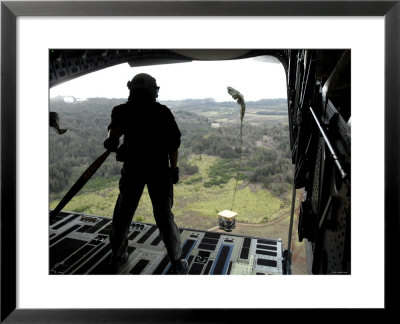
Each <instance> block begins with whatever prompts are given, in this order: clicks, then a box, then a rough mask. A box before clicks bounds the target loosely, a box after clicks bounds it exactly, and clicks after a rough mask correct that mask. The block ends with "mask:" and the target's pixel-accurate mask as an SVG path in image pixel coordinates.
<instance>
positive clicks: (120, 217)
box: [104, 73, 188, 274]
mask: <svg viewBox="0 0 400 324" xmlns="http://www.w3.org/2000/svg"><path fill="white" fill-rule="evenodd" d="M128 88H129V90H130V94H129V98H128V101H127V102H126V103H125V104H122V105H119V106H115V107H114V108H113V110H112V113H111V123H110V125H109V126H108V130H109V132H108V138H107V139H106V140H105V141H104V147H105V148H106V149H107V150H110V151H112V152H116V153H117V154H116V158H117V161H121V162H123V167H122V170H121V178H120V181H119V195H118V199H117V202H116V204H115V208H114V214H113V222H112V229H111V233H110V243H111V249H112V256H111V261H110V266H111V267H112V268H113V269H114V270H116V269H119V268H120V267H121V266H122V265H123V264H124V263H126V261H127V259H128V257H129V255H128V251H127V247H128V237H127V235H128V232H129V228H130V224H131V222H132V218H133V216H134V213H135V211H136V208H137V206H138V204H139V200H140V197H141V195H142V193H143V189H144V187H145V185H147V189H148V192H149V196H150V199H151V202H152V205H153V214H154V218H155V221H156V225H157V227H158V229H159V232H160V236H161V238H162V240H163V242H164V244H165V247H166V249H167V253H168V256H169V259H170V261H171V273H174V274H183V273H185V272H186V270H187V267H188V263H187V261H186V260H185V259H184V258H183V255H182V250H181V237H180V231H179V229H178V227H177V225H176V223H175V221H174V215H173V213H172V211H171V208H172V205H173V184H176V183H177V182H178V181H179V168H178V166H177V162H178V148H179V146H180V138H181V133H180V130H179V128H178V125H177V124H176V121H175V118H174V116H173V114H172V113H171V111H170V109H169V108H167V107H166V106H164V105H162V104H160V103H158V102H157V101H156V98H157V97H158V91H159V87H158V86H157V83H156V80H155V79H154V78H153V77H152V76H150V75H148V74H145V73H141V74H138V75H136V76H135V77H134V78H133V79H132V81H128ZM121 136H123V144H121V146H119V144H120V143H119V138H120V137H121Z"/></svg>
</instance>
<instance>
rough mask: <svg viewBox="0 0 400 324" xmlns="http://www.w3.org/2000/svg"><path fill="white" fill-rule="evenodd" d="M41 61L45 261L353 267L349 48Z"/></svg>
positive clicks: (300, 269) (102, 269)
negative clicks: (45, 90) (45, 70)
mask: <svg viewBox="0 0 400 324" xmlns="http://www.w3.org/2000/svg"><path fill="white" fill-rule="evenodd" d="M49 62H50V63H49V64H50V75H49V86H50V91H49V93H50V105H49V108H50V112H49V120H50V127H52V129H53V131H52V132H50V134H49V193H50V230H49V235H50V238H49V240H50V241H49V248H50V251H49V255H50V263H49V267H50V269H49V273H50V274H135V275H138V274H187V275H192V274H193V275H196V274H197V275H235V274H238V275H270V274H276V275H282V274H283V275H289V274H351V257H350V256H351V249H350V246H351V241H350V233H351V212H350V210H351V204H350V202H351V73H350V71H351V50H348V49H335V50H329V49H323V50H319V49H295V50H294V49H277V50H272V49H268V50H262V49H252V50H246V49H240V50H213V49H187V50H185V49H179V50H170V49H154V50H153V49H98V50H97V49H96V50H93V49H73V50H68V49H50V50H49Z"/></svg>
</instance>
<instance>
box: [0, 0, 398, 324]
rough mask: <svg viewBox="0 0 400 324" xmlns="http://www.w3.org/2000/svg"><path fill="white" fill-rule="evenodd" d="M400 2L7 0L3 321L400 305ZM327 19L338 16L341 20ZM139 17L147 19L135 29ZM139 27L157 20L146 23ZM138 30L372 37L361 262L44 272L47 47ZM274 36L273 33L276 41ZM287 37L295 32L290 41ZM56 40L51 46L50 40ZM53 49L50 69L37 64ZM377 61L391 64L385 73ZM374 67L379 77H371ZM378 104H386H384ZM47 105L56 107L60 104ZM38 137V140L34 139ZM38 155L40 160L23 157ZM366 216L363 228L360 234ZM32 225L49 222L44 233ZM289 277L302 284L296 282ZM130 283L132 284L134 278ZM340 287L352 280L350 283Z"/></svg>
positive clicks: (325, 39) (144, 42)
mask: <svg viewBox="0 0 400 324" xmlns="http://www.w3.org/2000/svg"><path fill="white" fill-rule="evenodd" d="M399 2H400V1H285V0H284V1H267V0H266V1H250V2H249V1H122V2H119V1H118V2H117V1H115V2H112V1H89V2H81V1H67V2H64V1H2V3H1V187H2V192H1V269H0V271H1V295H0V297H1V313H0V315H1V322H5V323H28V322H51V323H62V322H65V323H67V322H68V323H86V322H102V323H113V322H116V323H128V322H139V323H140V322H149V321H156V322H182V323H191V322H199V321H202V322H210V321H212V322H219V321H223V322H224V321H227V320H231V319H235V318H236V317H237V316H239V315H240V314H242V313H243V312H244V314H245V316H249V315H250V316H258V317H263V316H266V312H267V310H268V309H274V310H279V309H283V310H285V309H287V308H289V309H299V308H306V309H307V308H308V309H309V308H353V307H354V308H367V309H368V308H375V309H389V308H391V307H392V305H393V300H392V299H391V297H390V296H391V295H392V293H393V292H394V289H395V286H396V285H395V284H394V282H397V279H396V276H395V275H394V273H393V268H394V266H393V264H392V262H393V260H392V256H393V255H396V249H395V244H394V243H393V238H394V237H396V236H397V235H398V234H399V233H398V232H399V227H400V226H399V217H398V213H399V199H398V198H399V192H398V182H399V174H398V163H399V161H398V157H399V156H398V155H399V153H398V152H400V147H399V136H400V134H399V130H398V123H399V120H400V117H399V108H398V107H399V89H398V88H399V84H400V82H399V71H400V68H399V59H398V58H399V57H400V48H399V47H400V45H399V44H400V35H399V33H400V23H399V21H400V3H399ZM351 19H353V20H354V24H353V25H352V22H351ZM368 19H369V20H368ZM306 20H307V21H306ZM153 23H154V26H151V25H152V24H153ZM325 23H330V24H331V25H329V26H330V27H328V24H327V25H325ZM130 26H134V27H135V28H133V30H130V29H129V28H130ZM140 26H146V28H147V27H148V26H151V29H150V28H149V29H146V28H143V30H141V27H140ZM332 26H335V27H332ZM31 27H32V28H31ZM274 27H275V28H274ZM325 28H326V29H325ZM335 28H336V31H337V32H338V34H340V35H344V34H346V31H347V34H349V35H350V36H348V37H349V39H346V40H343V41H341V42H337V40H336V43H335V37H334V31H335ZM28 30H30V32H31V33H33V34H29V33H28V32H27V31H28ZM118 34H120V35H118ZM280 35H283V36H282V37H281V36H280ZM310 35H314V38H313V37H311V36H310ZM321 35H326V36H321ZM131 37H132V39H134V44H135V46H133V47H135V48H151V47H152V46H156V47H158V48H160V49H165V48H180V49H182V48H189V49H190V48H197V46H199V45H198V44H202V45H201V46H200V47H206V48H215V49H224V48H231V49H239V50H240V49H242V48H256V45H257V44H260V45H259V46H260V47H262V48H264V47H265V48H269V47H271V46H274V48H289V47H290V48H316V47H319V48H328V49H329V48H336V49H338V48H353V44H362V45H354V50H352V54H351V55H352V57H351V62H352V68H353V63H355V64H354V66H358V69H359V70H355V72H353V70H352V76H351V80H352V107H353V105H354V106H358V107H360V108H359V109H358V110H357V112H356V114H355V115H356V116H359V117H358V118H354V119H353V121H352V129H353V127H354V130H355V132H357V131H360V129H362V130H361V131H360V132H361V133H356V134H358V135H356V136H355V140H356V143H357V146H356V147H355V151H356V152H357V158H356V161H358V162H357V168H358V167H360V168H364V169H363V171H362V173H360V172H359V173H358V174H361V176H360V177H359V178H358V180H357V181H358V182H359V186H357V188H360V190H361V189H362V187H366V186H371V189H370V191H369V194H368V197H367V199H366V198H365V194H366V193H365V192H363V193H362V194H359V195H358V197H357V201H358V202H359V204H363V208H362V209H360V210H359V213H357V215H356V220H355V223H354V224H355V225H356V228H354V227H353V224H352V257H353V256H354V258H355V259H356V260H358V261H357V264H356V266H355V267H354V268H353V267H352V271H351V275H349V276H344V277H345V278H343V276H329V279H324V278H321V277H323V276H306V277H307V278H302V279H301V280H300V279H299V280H298V281H297V280H296V279H293V278H294V277H295V276H281V277H279V278H272V277H278V276H265V278H267V281H264V282H263V283H261V282H260V279H259V278H258V277H261V276H251V277H252V278H251V279H247V278H246V279H245V278H242V277H240V276H237V277H239V278H236V279H235V280H228V281H224V282H223V283H222V284H221V281H219V279H214V278H212V279H209V278H207V280H206V281H205V279H201V278H200V279H198V278H196V279H194V278H193V276H191V278H188V277H190V276H182V277H180V278H179V281H178V280H176V279H174V280H166V281H161V279H160V278H159V277H155V276H151V277H149V276H143V277H142V276H141V277H140V281H141V282H138V281H136V282H135V281H133V280H132V279H129V281H126V280H125V278H122V276H114V278H113V279H110V278H109V277H108V278H106V277H104V276H101V275H99V276H90V278H88V277H82V276H49V273H48V272H46V271H42V270H43V269H44V268H45V267H43V266H42V263H43V262H47V261H46V258H45V257H43V251H39V249H33V250H29V253H27V251H26V250H24V249H25V247H26V246H27V245H29V244H27V243H28V242H27V240H28V241H29V242H30V243H31V245H32V247H33V246H35V247H36V244H37V246H39V245H40V244H42V245H43V244H44V245H46V244H48V241H46V240H48V232H47V231H48V227H47V228H45V229H43V228H41V226H38V227H40V229H39V230H37V229H34V226H36V225H35V223H39V222H43V219H42V218H43V217H44V215H42V213H41V212H38V210H42V208H44V209H46V210H47V211H48V201H42V199H41V197H38V196H36V195H35V192H34V191H36V190H38V191H40V190H39V188H48V179H47V176H48V165H47V164H48V163H47V162H48V161H47V158H48V155H47V154H48V153H47V151H46V148H45V149H43V145H42V144H43V143H42V141H43V140H47V138H48V133H47V132H48V125H47V124H46V123H47V121H48V120H47V118H46V122H45V123H43V118H42V117H43V116H45V115H43V114H42V109H44V107H46V108H47V107H48V105H49V102H48V95H49V93H48V80H49V79H48V74H47V71H48V66H47V64H48V59H49V57H48V54H49V49H51V48H64V46H65V45H63V44H64V43H65V42H68V46H66V47H68V48H99V47H103V45H102V44H106V46H104V47H107V48H123V47H125V48H128V47H129V45H128V46H127V45H126V44H132V43H131V42H132V40H131V39H130V38H131ZM121 38H124V42H125V43H123V42H121ZM43 40H51V41H49V42H47V43H46V41H43ZM266 40H268V41H271V43H270V45H269V46H268V44H266ZM289 40H290V41H289ZM285 42H289V45H287V46H285V44H286V43H285ZM369 42H370V45H368V44H369ZM46 44H51V45H50V46H48V47H46V46H47V45H46ZM121 44H123V45H122V46H121ZM136 44H139V46H141V47H137V46H136ZM271 44H272V45H271ZM44 55H46V57H44ZM27 58H28V59H27ZM43 62H44V66H45V70H46V73H43V72H40V71H39V69H38V68H37V66H41V64H43ZM357 62H362V64H361V63H357ZM376 66H379V67H381V68H383V69H382V71H381V72H382V73H381V72H380V71H379V69H377V68H375V67H376ZM42 70H43V69H42ZM38 71H39V72H38ZM43 71H44V70H43ZM364 75H365V76H364ZM28 76H29V77H28ZM360 76H364V77H363V78H361V77H360ZM25 77H26V79H25ZM366 79H367V80H368V79H369V80H370V84H373V85H374V86H376V89H374V88H372V89H371V85H370V86H368V85H366V84H361V81H363V82H366ZM358 81H360V84H358V83H357V82H358ZM353 86H354V93H353ZM46 88H47V90H44V91H43V89H46ZM353 94H354V96H353ZM379 99H384V100H381V101H382V102H383V101H384V112H383V111H382V109H380V108H379V107H380V101H379ZM371 105H375V106H376V107H377V108H376V109H377V111H376V115H375V114H374V113H375V112H374V110H371V109H372V108H371ZM42 106H43V107H42ZM21 107H24V109H21ZM27 107H29V108H32V109H26V108H27ZM41 107H42V108H41ZM362 107H363V108H364V110H362V109H361V108H362ZM382 107H383V105H382ZM44 111H45V113H46V114H47V112H48V110H47V109H44ZM38 116H40V117H38ZM35 118H38V119H35ZM361 120H363V121H364V122H361ZM44 124H46V125H44ZM43 126H45V127H43ZM46 126H47V127H46ZM382 128H383V129H382ZM360 134H361V135H360ZM364 135H365V136H364ZM367 135H368V136H367ZM363 137H364V139H365V140H363ZM27 138H28V141H27V143H28V144H26V142H24V139H27ZM21 147H23V149H21ZM352 148H353V147H352ZM332 154H333V153H332ZM27 161H29V165H30V167H29V168H27V167H26V166H21V165H22V164H23V163H27ZM360 164H361V165H360ZM382 169H384V170H382ZM45 190H46V189H45ZM46 192H47V191H46ZM355 194H356V195H357V192H355ZM43 200H46V199H43ZM364 201H365V202H364ZM367 202H368V205H367ZM33 207H34V208H33ZM382 209H384V210H382ZM360 211H361V212H360ZM372 213H373V214H374V215H375V217H376V224H373V223H374V218H373V217H372V216H373V215H371V214H372ZM383 213H384V215H383ZM28 214H29V217H26V215H28ZM21 215H25V216H24V217H23V218H21V217H20V216H21ZM383 216H384V219H383ZM364 219H365V220H364ZM381 220H382V221H381ZM45 221H46V222H47V221H48V220H47V219H46V220H45ZM352 222H353V219H352ZM363 222H364V223H363ZM367 223H368V224H367ZM371 223H372V224H371ZM364 225H365V227H364ZM360 227H362V228H365V229H364V232H363V233H362V234H361V235H360ZM374 228H375V229H376V232H379V235H378V234H377V233H375V232H374V231H373V229H374ZM33 230H35V231H37V232H35V235H32V231H33ZM353 230H354V233H353ZM353 234H354V235H353ZM44 236H45V237H44ZM361 239H362V240H363V241H362V242H360V240H361ZM24 240H25V241H24ZM383 241H384V242H383ZM374 245H375V246H374ZM366 247H368V248H366ZM377 247H379V248H377ZM360 250H362V251H360ZM383 251H384V254H385V255H382V252H383ZM368 253H369V254H368ZM28 273H30V274H28ZM374 276H375V277H377V280H376V282H374V283H372V282H371V283H370V286H369V288H370V290H371V291H369V293H370V294H372V292H374V289H376V296H377V297H376V299H374V298H372V297H371V300H368V298H365V300H358V301H357V300H354V304H351V303H350V301H349V300H350V297H349V296H358V295H357V294H359V293H360V292H356V291H355V290H357V289H361V288H362V282H365V280H368V278H370V277H374ZM72 277H73V278H72ZM130 277H134V276H130ZM197 277H202V276H197ZM207 277H215V276H207ZM136 278H138V277H136ZM269 278H271V279H269ZM360 278H362V279H360ZM136 280H137V279H136ZM327 280H329V282H328V281H327ZM353 280H354V281H355V282H356V283H353ZM42 281H43V282H42ZM266 282H268V284H267V283H266ZM289 282H290V283H291V285H293V287H296V292H293V291H290V288H288V286H287V285H288V283H289ZM316 283H317V285H316ZM27 285H29V289H28V288H26V287H27ZM316 286H317V288H316ZM318 286H319V287H318ZM323 286H324V287H325V290H324V293H326V294H327V295H328V294H329V293H332V292H333V295H334V297H332V296H330V297H326V298H327V300H328V301H329V302H328V303H325V304H319V303H318V302H319V301H320V300H321V299H324V298H321V296H320V295H318V294H315V296H314V300H311V299H312V298H309V297H310V296H311V291H312V289H316V290H315V292H321V290H320V289H322V287H323ZM335 286H336V288H335ZM77 287H81V288H82V287H85V289H83V290H77ZM124 287H129V289H128V290H127V291H123V289H124ZM145 287H151V289H144V288H145ZM255 287H259V288H258V289H256V288H255ZM268 287H271V289H270V290H269V291H270V292H271V293H270V294H268V293H267V291H268ZM337 287H347V288H348V289H349V290H348V291H347V290H344V288H343V290H341V291H340V289H339V288H337ZM335 289H336V290H335ZM259 290H261V291H262V292H260V291H259ZM122 291H123V292H122ZM22 292H23V293H22ZM119 292H121V293H120V296H118V297H116V296H117V295H118V293H119ZM336 293H337V294H338V295H335V294H336ZM135 294H136V295H135ZM139 294H140V298H139ZM293 294H295V295H299V296H306V297H305V298H303V300H296V301H293V300H292V301H290V302H287V301H286V300H285V296H288V295H293ZM271 295H273V296H274V297H271ZM365 295H368V294H365ZM381 297H382V298H381ZM383 297H384V298H383ZM299 299H300V298H299ZM353 299H355V298H353ZM268 300H269V301H268ZM305 300H306V301H305ZM310 300H311V301H310ZM336 301H337V302H336ZM346 302H349V303H348V304H346ZM108 305H110V306H108Z"/></svg>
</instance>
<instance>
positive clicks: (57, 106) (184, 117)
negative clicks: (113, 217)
mask: <svg viewBox="0 0 400 324" xmlns="http://www.w3.org/2000/svg"><path fill="white" fill-rule="evenodd" d="M124 101H125V100H124V99H104V98H94V99H89V100H86V101H75V102H74V103H66V102H64V101H63V100H61V98H56V99H52V100H51V101H50V111H55V112H57V113H58V114H59V116H60V128H67V129H68V130H67V132H66V133H65V134H63V135H58V134H57V133H56V132H53V131H50V136H49V190H50V193H51V194H52V193H59V192H61V191H63V190H66V189H68V188H69V187H70V186H71V185H72V184H73V183H74V182H75V181H76V180H77V178H78V177H79V176H80V175H81V173H82V172H83V171H84V170H85V169H86V168H87V167H88V166H89V165H90V164H91V163H92V162H93V161H94V160H95V159H96V158H97V157H98V156H99V155H100V154H102V153H103V152H104V147H103V142H104V140H105V138H106V137H107V126H108V124H109V123H110V116H111V110H112V108H113V107H114V106H115V105H118V104H120V103H123V102H124ZM189 102H190V101H189ZM194 102H195V101H194ZM191 103H192V104H194V103H193V102H191ZM206 103H208V104H209V105H212V104H213V101H208V100H205V102H202V109H208V108H207V107H206ZM186 104H187V102H185V104H182V105H181V106H180V107H179V109H178V108H174V109H172V110H173V114H174V116H175V119H176V121H177V124H178V126H179V128H180V130H181V133H182V144H181V148H180V150H179V167H180V171H181V175H182V176H185V175H195V174H196V173H198V167H197V166H196V165H192V164H190V163H189V162H188V161H189V157H190V155H192V154H208V155H214V156H218V157H220V158H222V160H221V161H220V162H218V163H217V164H216V165H215V166H213V167H212V168H211V170H210V177H211V180H210V181H209V182H207V183H203V185H205V186H212V185H219V184H223V183H226V182H227V181H228V180H229V179H231V178H232V177H235V176H237V174H236V169H237V166H238V159H239V156H240V153H241V154H242V167H241V171H242V172H241V174H240V177H241V178H242V179H244V180H246V181H249V182H252V183H260V184H262V185H263V186H264V187H265V188H269V189H271V190H273V191H274V192H275V193H276V194H277V195H281V194H283V193H284V192H286V190H287V185H288V184H291V183H292V178H293V175H292V164H291V157H290V150H289V130H288V126H287V125H281V124H274V125H269V124H265V125H260V126H254V125H250V124H246V123H245V124H244V125H243V145H242V151H241V150H240V137H239V131H240V130H239V128H240V125H239V124H234V123H231V124H226V125H224V126H223V127H219V128H212V127H211V122H210V121H209V120H208V119H207V118H205V117H202V116H200V115H198V114H196V113H195V112H194V111H195V110H194V108H193V106H192V105H191V106H190V107H191V109H190V110H182V109H184V108H185V105H186ZM121 167H122V164H121V163H120V162H117V161H116V160H115V155H112V156H111V157H109V158H108V159H107V160H106V161H105V162H104V164H103V165H102V166H101V167H100V169H99V170H98V171H97V172H96V174H95V175H94V177H103V178H112V177H116V176H118V175H119V174H120V170H121Z"/></svg>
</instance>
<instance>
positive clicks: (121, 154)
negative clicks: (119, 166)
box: [116, 143, 128, 162]
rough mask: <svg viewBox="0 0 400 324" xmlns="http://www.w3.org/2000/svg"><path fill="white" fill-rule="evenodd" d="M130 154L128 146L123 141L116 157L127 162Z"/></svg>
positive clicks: (119, 160)
mask: <svg viewBox="0 0 400 324" xmlns="http://www.w3.org/2000/svg"><path fill="white" fill-rule="evenodd" d="M127 155H128V151H127V146H126V144H125V143H123V144H122V145H121V146H120V147H118V149H117V156H116V159H117V161H118V162H125V160H126V158H127Z"/></svg>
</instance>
